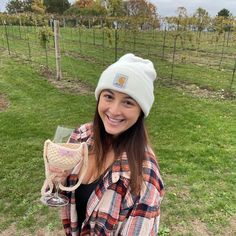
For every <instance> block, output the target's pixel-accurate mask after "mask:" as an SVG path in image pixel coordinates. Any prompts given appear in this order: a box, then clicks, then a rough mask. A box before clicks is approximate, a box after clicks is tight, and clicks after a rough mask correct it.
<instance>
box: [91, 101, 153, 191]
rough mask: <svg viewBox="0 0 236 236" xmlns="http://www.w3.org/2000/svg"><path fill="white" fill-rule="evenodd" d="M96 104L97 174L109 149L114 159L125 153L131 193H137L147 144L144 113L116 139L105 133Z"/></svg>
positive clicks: (139, 187) (94, 122)
mask: <svg viewBox="0 0 236 236" xmlns="http://www.w3.org/2000/svg"><path fill="white" fill-rule="evenodd" d="M98 103H99V101H98V102H97V107H96V111H95V116H94V121H93V125H94V152H95V156H96V162H97V163H96V164H97V167H98V173H100V174H101V172H102V168H103V164H104V163H105V160H106V155H107V153H108V151H109V149H110V148H112V149H113V150H114V153H115V158H117V157H119V156H120V155H121V154H122V153H123V152H126V155H127V158H128V163H129V168H130V172H131V179H130V187H131V191H132V192H133V193H139V192H140V189H141V184H142V179H143V178H142V165H143V161H144V159H145V154H144V153H145V147H146V146H147V143H148V137H147V132H146V129H145V125H144V113H143V112H141V114H140V116H139V118H138V120H137V121H136V123H135V124H134V125H133V126H132V127H130V128H129V129H128V130H126V131H124V132H123V133H121V134H120V135H119V136H118V137H115V138H114V137H113V136H112V135H111V134H108V133H107V132H106V131H105V128H104V125H103V122H102V120H101V118H100V115H99V113H98Z"/></svg>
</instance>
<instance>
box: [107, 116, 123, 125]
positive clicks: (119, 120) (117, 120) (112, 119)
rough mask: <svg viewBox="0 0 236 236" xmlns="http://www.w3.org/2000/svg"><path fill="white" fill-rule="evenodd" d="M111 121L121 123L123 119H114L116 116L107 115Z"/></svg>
mask: <svg viewBox="0 0 236 236" xmlns="http://www.w3.org/2000/svg"><path fill="white" fill-rule="evenodd" d="M107 117H108V119H109V121H111V122H112V123H120V122H121V121H122V119H114V118H111V117H109V116H107Z"/></svg>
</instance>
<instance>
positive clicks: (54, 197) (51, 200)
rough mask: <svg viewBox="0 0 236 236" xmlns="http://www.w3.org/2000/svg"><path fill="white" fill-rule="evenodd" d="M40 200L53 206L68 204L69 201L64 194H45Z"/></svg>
mask: <svg viewBox="0 0 236 236" xmlns="http://www.w3.org/2000/svg"><path fill="white" fill-rule="evenodd" d="M40 200H41V202H42V203H43V204H44V205H47V206H52V207H61V206H66V205H67V204H68V203H69V199H68V197H66V196H64V195H62V194H51V195H45V196H42V197H41V199H40Z"/></svg>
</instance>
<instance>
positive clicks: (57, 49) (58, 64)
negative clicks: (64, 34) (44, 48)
mask: <svg viewBox="0 0 236 236" xmlns="http://www.w3.org/2000/svg"><path fill="white" fill-rule="evenodd" d="M59 29H60V25H59V20H54V39H55V57H56V70H57V74H56V78H57V80H60V79H61V77H62V76H61V53H60V46H59V36H60V35H59Z"/></svg>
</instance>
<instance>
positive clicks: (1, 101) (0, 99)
mask: <svg viewBox="0 0 236 236" xmlns="http://www.w3.org/2000/svg"><path fill="white" fill-rule="evenodd" d="M9 105H10V102H9V100H8V99H7V97H6V96H5V95H3V94H1V93H0V112H1V111H4V110H6V109H7V108H8V107H9Z"/></svg>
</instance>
